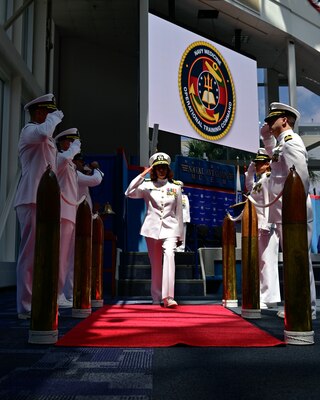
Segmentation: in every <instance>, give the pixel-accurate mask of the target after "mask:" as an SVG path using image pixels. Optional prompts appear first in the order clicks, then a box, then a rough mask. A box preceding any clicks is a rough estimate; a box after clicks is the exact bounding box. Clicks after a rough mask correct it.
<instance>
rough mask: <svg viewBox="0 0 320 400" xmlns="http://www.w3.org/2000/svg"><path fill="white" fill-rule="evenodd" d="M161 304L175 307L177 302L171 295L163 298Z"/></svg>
mask: <svg viewBox="0 0 320 400" xmlns="http://www.w3.org/2000/svg"><path fill="white" fill-rule="evenodd" d="M163 305H164V306H165V307H166V308H167V307H168V308H169V307H176V306H177V305H178V303H177V302H176V301H175V299H173V298H172V297H167V298H166V299H163Z"/></svg>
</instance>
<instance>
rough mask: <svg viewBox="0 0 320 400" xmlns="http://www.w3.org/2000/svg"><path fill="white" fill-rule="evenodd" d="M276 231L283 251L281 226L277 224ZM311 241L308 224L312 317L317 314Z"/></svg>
mask: <svg viewBox="0 0 320 400" xmlns="http://www.w3.org/2000/svg"><path fill="white" fill-rule="evenodd" d="M276 231H277V233H278V235H279V238H280V245H281V248H282V249H283V245H282V244H283V236H282V224H277V228H276ZM311 240H312V222H308V244H309V277H310V300H311V313H312V315H313V316H314V317H316V314H317V302H316V285H315V281H314V274H313V268H312V260H311Z"/></svg>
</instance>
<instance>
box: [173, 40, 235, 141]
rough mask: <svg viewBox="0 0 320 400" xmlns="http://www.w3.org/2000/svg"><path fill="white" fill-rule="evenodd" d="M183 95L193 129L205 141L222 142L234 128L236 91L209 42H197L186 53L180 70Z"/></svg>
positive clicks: (182, 100) (218, 54)
mask: <svg viewBox="0 0 320 400" xmlns="http://www.w3.org/2000/svg"><path fill="white" fill-rule="evenodd" d="M179 92H180V98H181V102H182V105H183V109H184V112H185V114H186V116H187V118H188V120H189V122H190V124H191V125H192V127H193V128H194V129H195V130H196V131H197V132H198V133H199V134H200V135H201V136H203V137H204V138H206V139H209V140H217V139H221V138H222V137H223V136H225V135H226V134H227V133H228V131H229V129H230V128H231V125H232V122H233V119H234V113H235V105H236V98H235V91H234V86H233V81H232V77H231V74H230V71H229V68H228V65H227V63H226V62H225V60H224V59H223V57H222V55H221V54H220V53H219V52H218V50H217V49H216V48H215V47H213V46H212V45H211V44H209V43H206V42H194V43H192V44H191V45H190V46H189V47H188V48H187V49H186V51H185V52H184V54H183V56H182V59H181V62H180V68H179Z"/></svg>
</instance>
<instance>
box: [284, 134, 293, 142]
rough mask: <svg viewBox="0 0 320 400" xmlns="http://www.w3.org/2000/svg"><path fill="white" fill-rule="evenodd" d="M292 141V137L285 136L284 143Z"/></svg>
mask: <svg viewBox="0 0 320 400" xmlns="http://www.w3.org/2000/svg"><path fill="white" fill-rule="evenodd" d="M291 139H292V135H287V136H285V138H284V141H285V142H288V141H289V140H291Z"/></svg>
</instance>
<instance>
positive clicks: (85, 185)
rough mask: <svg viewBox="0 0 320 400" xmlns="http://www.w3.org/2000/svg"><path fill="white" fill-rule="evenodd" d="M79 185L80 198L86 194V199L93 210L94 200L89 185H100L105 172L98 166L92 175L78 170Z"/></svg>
mask: <svg viewBox="0 0 320 400" xmlns="http://www.w3.org/2000/svg"><path fill="white" fill-rule="evenodd" d="M77 175H78V185H79V195H78V196H79V200H80V199H81V197H82V196H86V200H87V202H88V203H89V206H90V208H91V210H92V200H91V196H90V191H89V187H94V186H98V185H99V184H100V183H101V181H102V178H103V175H104V173H103V172H102V171H100V169H98V168H96V169H94V170H93V173H92V175H86V174H84V173H82V172H81V171H77Z"/></svg>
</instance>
